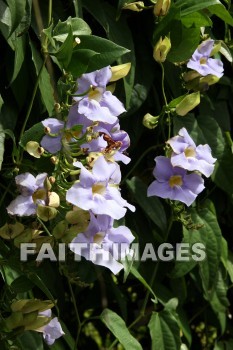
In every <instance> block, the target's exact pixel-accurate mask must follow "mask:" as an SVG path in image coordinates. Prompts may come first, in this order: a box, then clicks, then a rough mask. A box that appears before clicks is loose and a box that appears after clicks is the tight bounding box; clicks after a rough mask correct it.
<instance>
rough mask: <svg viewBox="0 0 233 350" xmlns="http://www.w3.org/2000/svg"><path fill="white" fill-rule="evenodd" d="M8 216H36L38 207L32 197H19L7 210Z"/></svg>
mask: <svg viewBox="0 0 233 350" xmlns="http://www.w3.org/2000/svg"><path fill="white" fill-rule="evenodd" d="M6 210H7V212H8V214H10V215H18V216H30V215H34V214H36V205H35V204H34V202H33V200H32V196H22V195H20V196H18V197H16V198H15V199H14V200H13V201H12V202H11V203H10V205H9V206H8V207H7V208H6Z"/></svg>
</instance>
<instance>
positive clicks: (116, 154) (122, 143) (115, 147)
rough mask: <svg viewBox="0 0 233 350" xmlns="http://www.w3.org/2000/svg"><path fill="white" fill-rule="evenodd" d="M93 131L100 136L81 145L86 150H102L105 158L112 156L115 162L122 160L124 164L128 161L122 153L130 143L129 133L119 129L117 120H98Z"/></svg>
mask: <svg viewBox="0 0 233 350" xmlns="http://www.w3.org/2000/svg"><path fill="white" fill-rule="evenodd" d="M93 132H94V133H97V134H99V135H100V136H98V137H97V139H93V140H92V141H91V142H88V143H85V144H83V145H81V147H83V148H86V149H88V152H103V153H104V154H105V156H106V158H108V156H109V157H112V158H113V159H114V160H115V161H116V162H118V161H122V162H123V163H124V164H128V163H129V162H130V158H129V157H128V156H126V155H125V154H123V152H125V150H126V149H127V148H128V147H129V145H130V139H129V135H128V134H127V132H125V131H124V130H120V125H119V123H118V122H117V123H114V124H106V123H102V122H100V123H98V125H96V126H94V127H93Z"/></svg>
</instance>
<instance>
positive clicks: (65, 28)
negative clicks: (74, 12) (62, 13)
mask: <svg viewBox="0 0 233 350" xmlns="http://www.w3.org/2000/svg"><path fill="white" fill-rule="evenodd" d="M70 27H71V29H72V33H73V35H75V36H79V35H90V34H91V28H90V27H89V25H88V24H87V23H86V22H85V21H84V20H83V19H82V18H77V17H74V18H72V17H68V18H67V20H66V21H64V22H61V21H60V20H59V21H58V23H57V25H56V27H54V30H53V39H56V40H58V41H61V42H64V41H65V40H66V38H67V36H68V33H69V30H70Z"/></svg>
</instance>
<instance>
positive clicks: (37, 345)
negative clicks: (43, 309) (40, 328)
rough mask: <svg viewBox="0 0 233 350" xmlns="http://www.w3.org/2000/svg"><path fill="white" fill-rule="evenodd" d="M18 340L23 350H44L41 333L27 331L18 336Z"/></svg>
mask: <svg viewBox="0 0 233 350" xmlns="http://www.w3.org/2000/svg"><path fill="white" fill-rule="evenodd" d="M17 340H18V343H19V344H20V346H21V349H23V350H32V349H36V350H44V345H43V338H42V336H41V334H40V333H37V332H33V331H26V332H23V334H21V335H20V336H18V338H17Z"/></svg>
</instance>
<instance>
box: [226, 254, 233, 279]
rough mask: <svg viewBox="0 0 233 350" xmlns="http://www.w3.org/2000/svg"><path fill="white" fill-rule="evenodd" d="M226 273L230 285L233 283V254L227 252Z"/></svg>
mask: <svg viewBox="0 0 233 350" xmlns="http://www.w3.org/2000/svg"><path fill="white" fill-rule="evenodd" d="M227 272H228V274H229V276H230V280H231V283H233V253H232V252H231V251H230V250H229V251H228V261H227Z"/></svg>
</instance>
